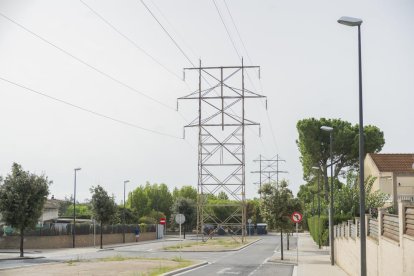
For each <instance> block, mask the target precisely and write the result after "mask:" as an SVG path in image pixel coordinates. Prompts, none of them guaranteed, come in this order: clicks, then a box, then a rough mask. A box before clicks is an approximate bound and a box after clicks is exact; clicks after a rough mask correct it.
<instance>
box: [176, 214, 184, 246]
mask: <svg viewBox="0 0 414 276" xmlns="http://www.w3.org/2000/svg"><path fill="white" fill-rule="evenodd" d="M175 222H176V223H178V224H179V225H180V248H182V244H183V240H182V239H181V224H183V223H184V222H185V216H184V215H183V214H177V215H175Z"/></svg>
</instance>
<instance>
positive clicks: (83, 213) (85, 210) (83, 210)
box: [63, 203, 92, 219]
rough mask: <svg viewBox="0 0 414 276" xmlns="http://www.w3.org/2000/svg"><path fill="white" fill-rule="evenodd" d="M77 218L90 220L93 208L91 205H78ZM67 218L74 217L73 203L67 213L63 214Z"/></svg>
mask: <svg viewBox="0 0 414 276" xmlns="http://www.w3.org/2000/svg"><path fill="white" fill-rule="evenodd" d="M75 209H76V218H79V219H90V218H91V216H92V210H91V209H92V206H91V204H90V203H76V207H75ZM63 216H65V217H73V203H71V204H70V205H69V207H67V209H66V212H65V213H64V214H63Z"/></svg>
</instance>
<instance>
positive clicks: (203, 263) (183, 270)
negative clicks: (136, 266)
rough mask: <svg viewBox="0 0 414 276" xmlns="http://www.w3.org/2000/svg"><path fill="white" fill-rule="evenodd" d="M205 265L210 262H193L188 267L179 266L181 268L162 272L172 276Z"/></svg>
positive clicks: (162, 275) (166, 275)
mask: <svg viewBox="0 0 414 276" xmlns="http://www.w3.org/2000/svg"><path fill="white" fill-rule="evenodd" d="M205 265H208V262H202V263H198V264H193V265H190V266H187V267H183V268H179V269H176V270H173V271H170V272H166V273H164V274H161V276H172V275H176V274H179V273H182V272H185V271H189V270H192V269H195V268H199V267H202V266H205Z"/></svg>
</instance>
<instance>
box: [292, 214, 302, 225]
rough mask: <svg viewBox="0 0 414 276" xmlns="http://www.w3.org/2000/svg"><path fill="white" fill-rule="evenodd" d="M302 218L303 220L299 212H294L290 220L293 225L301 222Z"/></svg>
mask: <svg viewBox="0 0 414 276" xmlns="http://www.w3.org/2000/svg"><path fill="white" fill-rule="evenodd" d="M302 218H303V216H302V214H301V213H299V212H294V213H293V214H292V216H291V217H290V219H291V220H292V221H293V222H294V223H299V222H301V221H302Z"/></svg>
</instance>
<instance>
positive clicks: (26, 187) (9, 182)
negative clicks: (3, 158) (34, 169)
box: [0, 163, 51, 257]
mask: <svg viewBox="0 0 414 276" xmlns="http://www.w3.org/2000/svg"><path fill="white" fill-rule="evenodd" d="M50 183H51V182H50V181H49V180H48V178H47V177H46V176H45V175H40V176H37V175H35V174H32V173H30V172H27V171H24V170H23V169H22V167H21V166H20V165H19V164H17V163H14V164H13V166H12V172H11V174H9V175H8V176H7V177H6V179H5V180H4V183H3V184H2V185H1V186H0V213H1V214H2V217H3V218H2V219H3V221H4V222H5V223H6V224H7V225H10V226H11V227H13V228H16V229H18V230H19V231H20V257H24V250H23V242H24V231H25V229H27V228H33V227H35V226H36V224H37V222H38V220H39V217H40V216H41V215H42V211H43V206H44V204H45V202H46V199H47V196H48V195H49V184H50Z"/></svg>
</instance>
